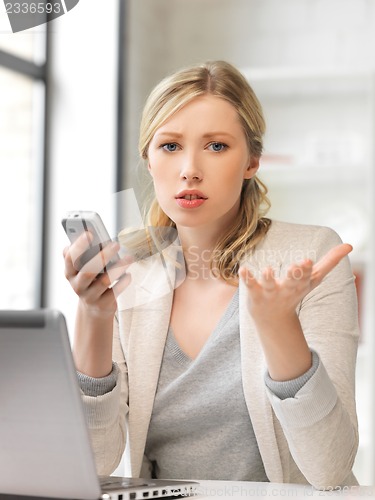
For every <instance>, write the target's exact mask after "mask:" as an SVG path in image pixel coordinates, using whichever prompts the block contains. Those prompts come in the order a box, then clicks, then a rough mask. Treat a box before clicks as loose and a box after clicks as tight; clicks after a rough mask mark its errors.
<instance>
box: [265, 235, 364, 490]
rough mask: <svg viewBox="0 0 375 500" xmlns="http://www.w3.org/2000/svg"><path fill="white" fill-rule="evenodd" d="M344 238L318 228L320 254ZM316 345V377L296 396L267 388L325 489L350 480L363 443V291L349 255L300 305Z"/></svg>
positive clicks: (294, 450) (310, 473)
mask: <svg viewBox="0 0 375 500" xmlns="http://www.w3.org/2000/svg"><path fill="white" fill-rule="evenodd" d="M339 243H341V240H340V238H339V237H338V235H337V234H336V233H335V232H334V231H332V230H331V229H329V228H324V227H321V228H319V229H318V230H317V231H316V232H315V236H314V238H313V240H312V242H311V249H314V251H315V252H316V260H319V259H320V258H321V257H322V256H323V255H324V254H325V253H326V252H327V251H328V250H329V249H330V248H332V247H333V246H335V245H337V244H339ZM298 314H299V319H300V322H301V325H302V329H303V332H304V335H305V337H306V340H307V342H308V345H309V347H310V349H312V350H315V351H316V352H317V353H318V355H319V359H320V363H319V366H318V369H317V371H316V373H315V374H314V376H313V377H311V379H310V380H309V381H307V383H306V384H305V385H304V386H303V387H302V388H301V389H300V390H299V391H298V392H297V393H296V395H295V397H293V398H286V399H284V400H281V399H280V398H278V397H277V396H276V395H275V394H273V393H272V392H271V391H270V390H269V389H267V388H266V391H267V393H268V397H269V400H270V402H271V405H272V407H273V410H274V412H275V414H276V416H277V418H278V420H279V421H280V424H281V426H282V429H283V432H284V434H285V437H286V439H287V441H288V445H289V449H290V452H291V454H292V456H293V459H294V460H295V462H296V464H297V466H298V468H299V469H300V470H301V472H302V473H303V474H304V476H305V477H306V479H307V480H308V481H309V483H311V484H312V485H313V486H315V487H316V488H319V489H324V488H330V487H335V486H338V485H340V484H344V483H345V480H346V478H347V477H349V476H350V474H351V470H352V467H353V463H354V459H355V456H356V452H357V448H358V426H357V416H356V407H355V365H356V354H357V345H358V337H359V329H358V309H357V297H356V290H355V286H354V278H353V273H352V270H351V267H350V263H349V259H348V258H347V257H346V258H344V259H343V260H342V261H341V262H340V263H339V264H338V265H337V266H336V267H335V268H334V269H333V270H332V271H331V272H330V273H329V274H328V275H327V276H326V277H325V278H324V280H323V281H322V282H321V284H320V285H319V286H317V287H316V288H315V289H314V290H312V291H311V292H310V293H309V294H308V295H307V296H306V297H305V298H304V299H303V300H302V302H301V304H300V307H299V309H298Z"/></svg>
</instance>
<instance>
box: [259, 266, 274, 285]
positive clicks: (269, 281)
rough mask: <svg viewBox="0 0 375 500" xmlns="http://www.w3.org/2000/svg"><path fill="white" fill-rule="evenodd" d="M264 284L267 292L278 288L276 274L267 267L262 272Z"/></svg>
mask: <svg viewBox="0 0 375 500" xmlns="http://www.w3.org/2000/svg"><path fill="white" fill-rule="evenodd" d="M262 284H263V288H264V289H265V290H273V289H274V288H275V287H276V279H275V273H274V270H273V269H272V267H266V269H264V270H263V272H262Z"/></svg>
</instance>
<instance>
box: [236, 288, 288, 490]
mask: <svg viewBox="0 0 375 500" xmlns="http://www.w3.org/2000/svg"><path fill="white" fill-rule="evenodd" d="M246 301H247V291H246V285H245V284H244V283H242V281H240V294H239V310H240V337H241V364H242V380H243V389H244V395H245V401H246V405H247V408H248V411H249V415H250V418H251V422H252V425H253V428H254V433H255V436H256V439H257V443H258V446H259V451H260V454H261V456H262V459H263V463H264V467H265V470H266V474H267V477H268V479H269V480H270V481H272V482H277V483H282V482H283V469H282V465H281V461H280V454H279V453H280V452H279V449H278V443H277V439H276V435H275V428H274V425H273V413H272V407H271V405H270V403H269V401H268V397H267V394H266V391H265V387H264V380H263V374H264V373H265V371H266V363H265V359H264V354H263V350H262V347H261V344H260V341H259V338H258V335H257V332H256V329H255V325H254V322H253V320H252V318H251V316H250V314H249V312H248V308H247V303H246Z"/></svg>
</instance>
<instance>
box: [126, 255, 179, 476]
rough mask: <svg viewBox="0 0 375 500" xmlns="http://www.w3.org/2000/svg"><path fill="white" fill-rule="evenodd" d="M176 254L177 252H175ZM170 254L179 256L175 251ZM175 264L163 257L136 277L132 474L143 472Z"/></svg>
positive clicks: (130, 361) (131, 342)
mask: <svg viewBox="0 0 375 500" xmlns="http://www.w3.org/2000/svg"><path fill="white" fill-rule="evenodd" d="M173 252H174V253H173ZM169 254H172V256H175V254H176V250H175V249H173V248H172V250H169ZM175 262H176V261H174V260H173V259H169V261H168V262H167V263H166V262H165V260H161V258H160V256H156V257H154V258H152V259H149V260H148V262H145V263H144V264H140V265H139V266H138V267H137V268H136V269H135V272H133V274H132V282H133V287H132V292H131V293H132V294H133V296H132V300H133V303H135V304H137V303H138V304H140V305H136V306H135V307H133V308H132V309H131V310H130V311H128V321H129V323H128V325H127V328H128V329H127V331H128V334H129V338H128V350H127V351H128V352H127V365H128V384H129V416H128V418H129V426H128V429H129V436H128V447H129V449H128V451H129V454H130V465H131V473H132V475H133V476H135V477H137V476H139V474H140V472H141V467H142V462H143V456H144V449H145V444H146V438H147V432H148V427H149V424H150V419H151V413H152V408H153V404H154V399H155V393H156V389H157V384H158V380H159V372H160V366H161V362H162V358H163V352H164V345H165V342H166V337H167V333H168V326H169V321H170V314H171V307H172V301H173V289H174V286H173V284H174V282H175V274H176V268H175Z"/></svg>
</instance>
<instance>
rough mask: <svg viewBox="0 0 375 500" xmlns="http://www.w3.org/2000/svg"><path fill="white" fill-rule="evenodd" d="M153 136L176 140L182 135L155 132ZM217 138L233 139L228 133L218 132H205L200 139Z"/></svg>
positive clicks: (171, 132)
mask: <svg viewBox="0 0 375 500" xmlns="http://www.w3.org/2000/svg"><path fill="white" fill-rule="evenodd" d="M155 135H157V136H158V137H161V136H167V137H175V138H177V139H179V138H181V137H183V134H180V133H179V132H173V131H170V132H168V131H166V132H156V133H155ZM217 136H226V137H231V138H232V139H235V137H234V135H232V134H230V133H229V132H224V131H220V130H218V131H215V132H207V133H206V134H203V136H202V137H203V138H204V139H210V138H214V137H217Z"/></svg>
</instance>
